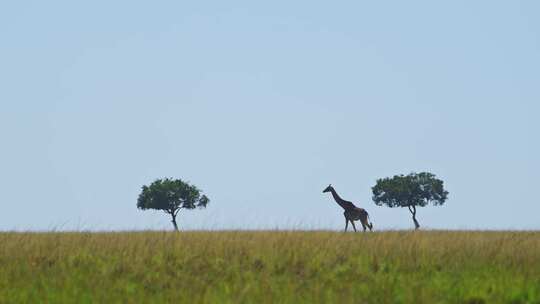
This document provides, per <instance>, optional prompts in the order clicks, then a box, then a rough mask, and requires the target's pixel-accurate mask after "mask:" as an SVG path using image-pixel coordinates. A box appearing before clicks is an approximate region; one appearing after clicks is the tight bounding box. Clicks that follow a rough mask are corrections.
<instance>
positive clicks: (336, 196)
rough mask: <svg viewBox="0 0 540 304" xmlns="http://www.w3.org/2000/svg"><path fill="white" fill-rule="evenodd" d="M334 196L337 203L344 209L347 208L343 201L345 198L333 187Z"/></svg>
mask: <svg viewBox="0 0 540 304" xmlns="http://www.w3.org/2000/svg"><path fill="white" fill-rule="evenodd" d="M332 196H333V197H334V200H335V201H336V203H337V204H338V205H339V206H340V207H341V208H343V209H345V210H347V207H346V206H345V204H344V203H343V199H342V198H341V197H339V194H337V192H336V190H334V189H332Z"/></svg>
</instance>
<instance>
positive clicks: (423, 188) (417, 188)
mask: <svg viewBox="0 0 540 304" xmlns="http://www.w3.org/2000/svg"><path fill="white" fill-rule="evenodd" d="M372 191H373V201H374V202H375V204H376V205H378V206H382V205H386V206H388V207H390V208H393V207H407V208H408V209H409V211H410V212H411V213H412V215H413V221H414V224H415V227H416V228H417V229H418V228H419V227H420V224H419V223H418V221H417V220H416V207H425V206H427V205H428V204H433V205H435V206H437V205H442V204H444V203H445V202H446V200H447V198H448V191H446V190H444V182H443V181H442V180H440V179H437V178H436V177H435V175H434V174H432V173H428V172H421V173H411V174H409V175H396V176H394V177H392V178H389V177H387V178H383V179H379V180H377V183H376V185H375V186H374V187H373V188H372Z"/></svg>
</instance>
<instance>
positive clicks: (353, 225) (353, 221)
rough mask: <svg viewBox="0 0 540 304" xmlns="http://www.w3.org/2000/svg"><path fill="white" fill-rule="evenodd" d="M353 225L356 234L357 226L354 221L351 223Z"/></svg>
mask: <svg viewBox="0 0 540 304" xmlns="http://www.w3.org/2000/svg"><path fill="white" fill-rule="evenodd" d="M351 224H352V226H353V228H354V232H356V225H355V224H354V221H351Z"/></svg>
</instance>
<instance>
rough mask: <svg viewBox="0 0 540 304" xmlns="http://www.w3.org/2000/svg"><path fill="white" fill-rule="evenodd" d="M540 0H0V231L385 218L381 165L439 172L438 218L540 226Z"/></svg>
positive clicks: (428, 215) (445, 224)
mask: <svg viewBox="0 0 540 304" xmlns="http://www.w3.org/2000/svg"><path fill="white" fill-rule="evenodd" d="M539 12H540V4H539V2H538V1H445V2H441V1H370V2H368V1H343V2H335V1H334V2H329V1H267V2H266V3H264V4H263V3H261V2H260V1H258V2H254V1H189V3H188V1H86V2H84V3H83V2H81V1H4V2H2V3H1V4H0V38H1V42H0V84H1V87H0V140H1V146H0V190H1V195H0V205H1V206H2V209H1V211H0V230H10V229H18V230H47V229H162V228H165V229H170V228H171V224H170V221H169V219H168V218H166V217H165V215H164V214H161V213H154V212H151V211H148V212H143V211H139V210H137V209H136V199H137V196H138V194H139V192H140V187H141V186H142V185H143V184H147V183H150V182H151V181H152V180H154V179H156V178H160V177H178V178H182V179H185V180H188V181H190V182H192V183H194V184H195V185H197V186H199V187H200V188H201V189H203V190H204V191H205V193H206V194H207V195H208V196H209V197H210V198H211V200H212V202H211V205H210V206H209V207H208V209H206V210H202V211H201V210H196V211H193V212H187V213H184V214H182V215H181V219H180V225H181V227H182V228H185V229H206V228H211V229H222V228H245V229H255V228H282V229H288V228H309V229H342V228H343V226H344V220H343V215H342V211H341V210H340V209H339V207H338V206H337V205H336V204H335V203H334V202H333V201H332V199H331V197H330V196H328V195H323V194H322V193H321V192H322V190H323V189H324V188H325V187H326V186H327V185H328V184H329V183H332V184H334V186H335V187H336V189H337V190H338V192H339V193H340V194H341V195H342V196H343V197H344V198H346V199H349V200H352V201H354V202H355V203H357V205H359V206H361V207H364V208H366V209H367V210H368V211H369V212H370V214H371V217H372V220H373V222H374V224H375V227H376V228H379V229H382V228H396V229H408V228H411V227H413V224H412V221H411V219H410V216H409V214H408V211H407V210H406V209H389V208H385V207H378V206H375V205H374V203H373V202H372V201H371V190H370V189H371V187H372V186H373V185H374V183H375V180H376V179H377V178H381V177H385V176H391V175H394V174H399V173H409V172H412V171H424V170H427V171H430V172H433V173H434V174H436V175H437V176H438V177H439V178H441V179H443V180H444V181H445V185H446V187H447V190H448V191H450V198H449V200H448V202H447V204H446V205H445V206H443V207H427V208H423V209H420V210H419V215H418V216H419V220H420V223H421V224H423V226H425V227H431V228H437V229H460V228H471V229H540V216H539V214H540V205H539V203H540V199H539V196H538V189H539V185H538V183H539V182H540V161H539V155H540V140H539V133H540V132H539V131H540V122H539V114H540V19H539V18H538V14H539Z"/></svg>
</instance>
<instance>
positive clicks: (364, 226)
mask: <svg viewBox="0 0 540 304" xmlns="http://www.w3.org/2000/svg"><path fill="white" fill-rule="evenodd" d="M360 223H362V228H364V232H366V224H364V222H362V221H360Z"/></svg>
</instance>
